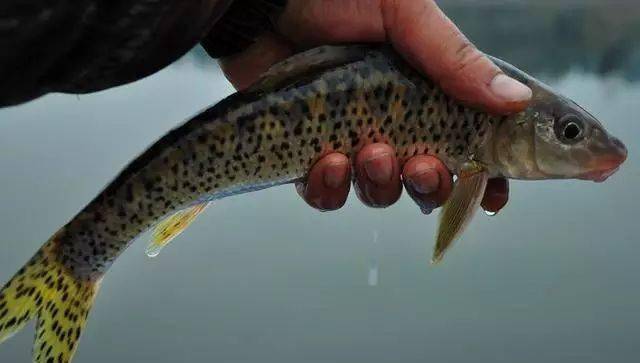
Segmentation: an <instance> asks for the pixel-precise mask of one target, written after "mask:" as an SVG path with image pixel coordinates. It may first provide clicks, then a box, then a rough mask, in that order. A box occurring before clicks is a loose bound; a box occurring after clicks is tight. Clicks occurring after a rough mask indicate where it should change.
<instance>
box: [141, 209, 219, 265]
mask: <svg viewBox="0 0 640 363" xmlns="http://www.w3.org/2000/svg"><path fill="white" fill-rule="evenodd" d="M209 204H210V202H204V203H201V204H196V205H194V206H192V207H189V208H186V209H183V210H181V211H178V212H176V213H175V214H173V215H172V216H170V217H168V218H166V219H165V220H163V221H161V222H160V223H158V224H157V225H156V226H155V227H154V229H153V232H152V234H151V241H150V242H149V245H148V246H147V249H146V253H147V256H149V257H156V256H158V254H159V253H160V251H161V250H162V249H163V248H164V247H165V246H166V245H168V244H169V242H171V241H172V240H173V239H174V238H176V237H177V236H178V235H179V234H180V233H182V231H184V230H185V229H187V227H189V226H190V225H191V223H193V221H194V220H195V219H196V218H197V217H198V215H200V213H202V212H204V210H205V209H206V208H207V206H208V205H209Z"/></svg>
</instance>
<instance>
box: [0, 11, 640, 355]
mask: <svg viewBox="0 0 640 363" xmlns="http://www.w3.org/2000/svg"><path fill="white" fill-rule="evenodd" d="M612 3H615V4H614V5H608V6H605V5H603V4H604V1H602V2H577V1H571V2H562V4H563V5H554V2H550V1H549V2H509V5H504V4H501V3H500V2H486V3H485V2H483V3H480V2H455V3H453V2H445V4H444V5H445V9H446V10H447V11H448V12H449V13H450V14H451V16H452V18H453V19H454V20H455V21H457V22H458V23H459V24H460V26H461V27H462V28H463V29H464V30H465V31H467V32H468V34H469V35H470V37H471V38H472V39H473V40H475V41H476V42H477V43H478V44H479V45H480V46H481V48H483V49H485V50H486V51H488V52H489V53H492V54H494V55H497V56H500V57H504V58H505V59H507V60H509V61H510V62H512V63H514V64H516V65H519V66H521V67H522V68H523V69H525V70H527V71H529V72H530V73H532V74H534V75H535V76H537V77H539V78H541V79H543V80H545V81H547V82H548V83H550V84H551V85H552V86H553V87H555V88H556V89H558V90H559V91H561V92H562V93H564V94H566V95H568V96H570V97H571V98H573V99H574V100H576V101H577V102H578V103H580V104H581V105H583V106H585V108H587V109H588V110H590V111H591V112H592V113H593V114H594V115H596V116H597V117H598V118H599V119H601V120H602V121H603V122H604V123H605V124H606V126H607V128H608V129H609V130H610V131H611V132H612V133H613V134H615V135H618V136H620V137H621V139H622V140H623V141H624V142H625V143H626V144H627V146H628V149H629V155H630V157H629V160H628V161H627V163H626V164H625V165H624V166H623V168H622V170H621V171H620V172H619V173H618V174H616V175H615V176H614V177H612V178H611V179H610V180H609V181H607V182H606V183H603V184H595V183H590V182H584V181H552V182H513V183H512V184H511V186H512V188H511V200H510V203H509V205H508V207H507V208H505V210H504V211H503V212H502V213H500V214H499V215H498V216H496V217H492V218H489V217H486V216H484V215H481V214H480V215H478V217H477V218H476V219H475V221H474V223H473V224H472V225H471V226H470V228H469V230H468V232H467V233H466V235H465V236H464V238H463V240H462V241H461V242H460V243H458V244H457V245H456V246H455V248H453V250H452V251H451V252H450V253H449V254H448V255H447V257H446V259H445V261H444V263H443V264H442V265H440V266H437V267H432V266H430V265H429V263H428V261H429V258H430V253H431V249H432V246H433V235H434V229H435V226H436V221H437V218H436V216H424V215H422V214H421V213H420V212H419V210H418V208H417V207H416V206H415V205H413V204H412V203H411V202H410V200H409V198H408V197H407V196H406V195H405V196H403V198H402V199H401V200H400V202H399V203H397V204H396V205H394V206H392V207H390V208H388V209H385V210H373V209H368V208H366V207H364V206H363V205H361V204H360V203H359V202H358V201H357V200H356V198H355V197H353V196H352V197H351V198H350V199H349V201H348V203H347V206H346V207H345V208H343V209H342V210H340V211H337V212H333V213H318V212H316V211H314V210H312V209H310V208H308V207H307V206H306V205H305V204H304V202H303V201H302V200H300V199H299V198H298V196H297V195H296V193H295V192H294V190H293V187H292V186H282V187H277V188H273V189H270V190H267V191H263V192H258V193H254V194H250V195H242V196H238V197H234V198H229V199H225V200H222V201H219V202H216V203H215V205H214V207H212V208H210V209H208V210H207V211H206V213H205V214H204V215H203V216H202V217H201V218H199V220H197V221H196V222H195V223H194V224H193V226H192V227H191V228H190V229H188V230H187V231H186V232H185V233H184V234H182V235H181V236H180V237H179V238H177V239H176V240H175V241H174V242H173V244H172V245H170V246H169V247H168V248H166V249H165V250H164V251H163V253H161V254H160V256H159V257H158V258H156V259H149V258H147V257H146V256H145V254H144V249H145V241H138V242H137V243H135V244H134V245H133V246H132V247H131V248H130V249H129V250H128V251H127V252H126V253H125V254H124V255H123V256H122V257H121V258H120V259H119V260H118V262H117V263H116V264H115V265H114V267H113V268H112V269H111V271H110V272H109V274H108V275H107V277H106V279H105V280H104V283H103V286H102V290H101V292H100V294H99V296H98V298H97V301H96V304H95V306H94V309H93V311H92V313H91V315H90V319H89V323H88V325H87V329H86V331H85V333H84V335H83V338H82V341H81V344H80V348H79V351H78V354H77V357H76V360H75V362H93V363H102V362H105V363H107V362H108V363H111V362H117V361H120V362H156V363H162V362H370V363H378V362H379V363H387V362H403V363H404V362H408V363H409V362H416V363H418V362H563V363H567V362H581V363H583V362H630V361H633V360H634V359H637V358H636V357H637V354H638V352H639V348H638V347H639V346H640V345H639V344H640V333H639V330H640V291H639V290H638V282H637V278H638V276H640V263H638V260H639V258H640V239H639V237H638V236H639V235H640V223H639V222H638V200H640V198H638V197H639V196H640V191H639V188H638V186H639V185H640V164H639V160H640V159H638V157H637V155H639V154H640V142H638V140H639V139H640V122H638V117H639V115H640V43H639V42H638V34H640V5H634V2H632V1H628V2H612ZM531 4H535V5H531ZM585 4H587V5H585ZM609 4H611V3H609ZM635 4H637V2H636V3H635ZM230 92H232V88H231V87H230V86H229V84H228V83H227V82H226V81H225V79H224V77H223V76H222V75H221V74H220V72H219V70H218V69H217V67H216V65H215V63H213V62H211V61H208V60H207V59H206V58H205V57H204V56H203V55H202V52H201V51H200V50H198V49H196V50H195V51H194V52H192V53H191V54H190V55H188V56H186V57H185V58H184V59H182V60H181V61H179V62H178V63H176V64H174V65H173V66H171V67H169V68H167V69H165V70H163V71H162V72H159V73H158V74H155V75H153V76H151V77H149V78H147V79H144V80H142V81H140V82H137V83H134V84H131V85H127V86H124V87H119V88H116V89H112V90H109V91H105V92H100V93H96V94H93V95H82V96H75V95H52V96H47V97H44V98H42V99H39V100H37V101H35V102H31V103H29V104H27V105H23V106H20V107H14V108H7V109H3V110H0V170H2V176H1V177H0V201H1V202H0V216H1V218H0V230H1V231H2V241H1V243H0V248H1V252H0V280H2V281H3V282H4V281H6V280H7V279H9V278H10V277H11V276H12V275H13V273H14V272H15V271H16V270H17V269H18V268H20V266H22V264H23V263H24V262H25V261H26V260H27V259H28V258H29V257H30V256H31V255H32V254H33V252H34V251H35V250H36V249H37V248H38V247H39V246H40V245H41V244H42V243H43V242H44V241H45V240H47V239H48V237H49V236H50V235H51V234H52V233H53V232H55V231H56V230H57V229H58V228H59V227H60V226H62V225H63V224H64V223H66V222H67V221H68V220H69V219H70V218H71V217H72V216H73V215H74V214H75V213H76V212H77V211H78V210H80V209H81V208H82V207H83V206H84V205H85V204H86V203H87V202H88V201H89V200H91V199H92V198H93V197H94V196H95V195H96V193H98V192H99V191H100V190H101V189H102V188H103V186H104V185H106V184H107V183H108V182H109V181H110V180H111V179H112V178H113V177H114V176H115V175H116V174H117V173H118V171H119V170H120V169H122V168H123V167H124V166H125V165H126V164H127V162H128V161H130V160H131V159H132V158H133V157H134V156H135V155H137V154H139V153H140V152H142V151H143V150H144V149H145V148H146V147H147V146H148V145H149V144H150V143H152V142H153V141H154V140H155V139H157V138H158V137H160V136H161V135H163V134H164V133H166V132H167V131H168V130H169V129H171V128H173V127H175V126H176V125H178V124H179V123H181V122H182V121H184V120H185V119H187V118H189V117H190V116H191V115H193V114H195V113H196V112H197V111H198V110H200V109H202V108H205V107H207V106H208V105H211V104H212V103H215V102H216V101H217V100H220V99H221V98H222V97H224V96H225V95H228V94H229V93H230ZM146 238H147V236H144V237H142V239H146ZM32 336H33V327H32V326H30V327H29V328H28V329H25V331H22V332H21V333H19V334H18V335H17V336H15V337H14V338H13V339H11V340H9V341H7V342H5V343H4V344H3V345H1V346H0V362H27V361H30V351H31V344H32Z"/></svg>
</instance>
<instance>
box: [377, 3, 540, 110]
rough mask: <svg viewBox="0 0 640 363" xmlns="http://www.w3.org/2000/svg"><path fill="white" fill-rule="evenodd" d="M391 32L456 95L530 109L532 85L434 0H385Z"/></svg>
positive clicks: (485, 104)
mask: <svg viewBox="0 0 640 363" xmlns="http://www.w3.org/2000/svg"><path fill="white" fill-rule="evenodd" d="M381 12H382V15H383V23H384V27H385V30H386V33H387V37H388V38H389V39H390V40H391V42H392V43H393V44H394V46H395V47H396V49H397V50H398V51H399V52H400V53H402V54H403V55H404V56H405V57H406V58H407V59H408V60H409V61H410V62H412V63H413V64H414V65H415V66H417V67H418V68H419V69H421V70H423V71H424V72H425V73H426V74H428V75H429V76H430V77H431V78H432V79H434V80H435V81H436V82H437V83H439V84H440V86H441V87H442V88H443V89H444V91H445V92H447V93H448V94H450V95H452V96H453V97H455V98H456V99H458V100H460V101H462V102H464V103H466V104H470V105H472V106H477V107H480V108H482V109H485V110H487V111H490V112H494V113H500V114H504V113H511V112H517V111H521V110H522V109H524V108H525V107H526V106H527V104H528V103H529V101H530V99H531V95H532V94H531V90H530V89H529V88H528V87H527V86H525V85H524V84H522V83H520V82H518V81H517V80H515V79H513V78H510V77H508V76H507V75H505V74H503V73H502V71H501V70H500V69H499V68H498V67H497V66H496V65H495V64H494V63H493V62H492V61H491V60H490V59H489V58H488V57H486V56H485V55H484V54H483V53H482V52H480V51H479V50H478V49H477V48H476V47H475V46H474V45H473V44H472V43H471V42H470V41H469V40H468V39H467V38H466V37H465V36H464V35H463V34H462V32H460V30H459V29H458V28H457V27H456V25H455V24H454V23H453V22H452V21H451V20H450V19H449V18H448V17H447V16H446V15H445V14H444V13H443V12H442V10H440V8H439V7H438V6H437V5H436V3H435V2H434V1H432V0H419V1H396V0H387V1H382V7H381Z"/></svg>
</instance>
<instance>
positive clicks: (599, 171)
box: [580, 137, 628, 183]
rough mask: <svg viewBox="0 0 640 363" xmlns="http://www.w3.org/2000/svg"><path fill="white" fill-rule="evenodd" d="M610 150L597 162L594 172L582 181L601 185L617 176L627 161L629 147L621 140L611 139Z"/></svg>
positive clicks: (583, 177)
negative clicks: (590, 181) (617, 172)
mask: <svg viewBox="0 0 640 363" xmlns="http://www.w3.org/2000/svg"><path fill="white" fill-rule="evenodd" d="M610 141H611V143H610V147H609V150H607V152H605V153H603V155H602V156H600V157H598V158H597V159H596V160H595V163H594V167H593V170H591V171H589V172H587V173H585V174H583V175H581V176H580V179H584V180H592V181H594V182H596V183H601V182H603V181H605V180H607V178H609V177H610V176H611V175H613V174H615V173H616V171H618V169H619V168H620V165H622V163H624V162H625V160H627V155H628V151H627V147H626V146H625V145H624V143H622V141H620V139H618V138H615V137H611V140H610Z"/></svg>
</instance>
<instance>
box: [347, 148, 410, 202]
mask: <svg viewBox="0 0 640 363" xmlns="http://www.w3.org/2000/svg"><path fill="white" fill-rule="evenodd" d="M355 189H356V194H357V196H358V198H359V199H360V200H361V201H362V202H363V203H364V204H366V205H368V206H369V207H372V208H385V207H388V206H390V205H392V204H393V203H395V202H397V201H398V199H400V195H401V194H402V185H401V182H400V165H399V163H398V159H397V158H396V152H395V150H394V148H393V147H391V146H390V145H387V144H370V145H367V146H365V147H364V148H362V150H360V152H358V154H357V155H356V159H355Z"/></svg>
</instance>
